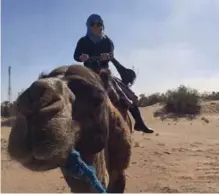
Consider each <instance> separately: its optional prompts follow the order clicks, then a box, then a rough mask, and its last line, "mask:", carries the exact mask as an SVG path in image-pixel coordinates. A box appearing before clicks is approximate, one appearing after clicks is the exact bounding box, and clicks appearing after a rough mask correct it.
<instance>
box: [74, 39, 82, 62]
mask: <svg viewBox="0 0 219 194" xmlns="http://www.w3.org/2000/svg"><path fill="white" fill-rule="evenodd" d="M83 48H84V45H83V39H82V38H81V39H80V40H79V41H78V42H77V45H76V48H75V52H74V55H73V57H74V60H75V61H77V62H81V61H80V59H79V57H80V56H81V55H82V54H83Z"/></svg>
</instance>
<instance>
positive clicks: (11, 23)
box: [1, 0, 219, 101]
mask: <svg viewBox="0 0 219 194" xmlns="http://www.w3.org/2000/svg"><path fill="white" fill-rule="evenodd" d="M89 2H90V4H89ZM91 2H92V3H91ZM1 11H2V55H1V57H2V61H1V65H2V71H1V73H2V76H1V77H2V78H1V81H2V82H1V87H2V88H1V91H2V94H1V98H2V99H1V101H4V100H6V99H7V87H8V83H7V80H8V77H7V71H8V69H7V68H8V66H9V65H11V66H12V95H13V100H15V99H16V97H17V93H18V92H19V91H21V89H25V88H27V87H28V86H29V85H30V84H31V83H32V82H33V81H35V80H36V78H37V77H38V75H39V73H40V72H41V71H49V70H52V69H53V68H55V67H57V66H61V65H66V64H69V65H70V64H72V63H75V62H74V60H73V58H72V54H73V52H74V49H75V45H76V42H77V41H78V39H79V38H80V37H81V36H83V35H85V33H86V24H85V22H86V19H87V17H88V16H89V15H90V14H92V13H97V14H100V15H101V16H102V17H103V19H104V22H105V26H106V34H107V35H108V36H109V37H110V38H111V39H112V40H113V42H114V44H115V56H116V58H117V60H119V61H120V62H121V63H122V64H123V65H125V66H127V67H130V68H131V67H133V66H134V68H135V70H136V72H137V75H138V77H137V80H136V82H135V85H134V86H133V87H132V88H133V90H134V91H135V92H136V93H137V94H140V93H145V94H151V93H154V92H165V91H166V90H168V89H172V88H175V87H177V86H179V85H180V84H185V85H187V86H190V87H193V88H196V89H198V90H200V91H219V0H165V1H159V0H119V1H117V0H111V1H102V0H92V1H88V0H80V1H72V0H65V1H63V0H46V1H44V0H37V1H36V0H19V1H17V0H2V10H1ZM112 70H113V72H114V73H115V74H116V75H117V73H116V72H115V68H112Z"/></svg>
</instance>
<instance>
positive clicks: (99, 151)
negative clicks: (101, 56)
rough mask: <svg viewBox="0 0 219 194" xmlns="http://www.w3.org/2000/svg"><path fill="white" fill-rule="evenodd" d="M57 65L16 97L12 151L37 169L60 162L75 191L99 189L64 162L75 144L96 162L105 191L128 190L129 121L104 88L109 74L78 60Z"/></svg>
mask: <svg viewBox="0 0 219 194" xmlns="http://www.w3.org/2000/svg"><path fill="white" fill-rule="evenodd" d="M57 69H58V71H59V73H56V72H57V71H56V70H57ZM57 69H55V70H53V71H52V72H51V73H50V74H48V75H43V76H42V77H41V78H40V79H39V80H37V81H35V82H34V83H33V84H32V85H31V86H30V87H29V88H28V89H27V90H25V91H24V92H23V93H22V95H21V96H20V97H19V98H18V99H17V111H18V115H17V118H16V122H15V124H14V126H13V127H12V130H11V133H10V137H9V145H8V152H9V154H10V156H11V157H12V158H14V159H15V160H17V161H18V162H20V163H21V164H22V165H23V166H24V167H26V168H28V169H31V170H34V171H46V170H49V169H53V168H57V167H60V168H61V171H62V173H63V174H64V177H65V180H66V182H67V184H68V185H69V187H70V188H71V191H72V192H83V193H88V192H96V191H95V190H94V189H93V188H92V186H91V185H90V183H89V182H88V181H87V179H86V178H81V179H75V178H73V177H72V176H71V174H70V173H69V172H68V171H66V169H65V167H64V165H65V162H66V159H67V157H68V156H69V153H70V152H71V150H72V148H75V149H77V150H78V151H79V152H80V154H81V156H82V158H83V160H85V161H86V163H87V164H91V165H93V166H94V167H95V168H96V171H97V176H98V178H99V180H100V181H101V182H102V184H103V185H104V186H105V187H106V188H107V192H117V193H122V192H124V189H125V180H126V179H125V170H126V168H127V167H128V165H129V162H130V156H131V134H130V126H129V125H128V124H127V122H125V120H124V119H123V117H122V116H121V114H120V113H119V111H118V110H117V109H116V108H115V107H114V106H113V104H112V103H111V101H110V100H109V98H108V95H107V94H106V90H105V88H104V85H105V84H104V83H103V82H104V81H103V80H101V77H102V78H104V77H105V78H106V75H107V74H103V75H100V76H98V75H97V74H95V73H94V72H92V71H91V70H89V69H87V68H86V67H83V66H80V65H72V66H69V67H66V66H65V67H63V68H62V67H61V68H57ZM58 77H59V78H58Z"/></svg>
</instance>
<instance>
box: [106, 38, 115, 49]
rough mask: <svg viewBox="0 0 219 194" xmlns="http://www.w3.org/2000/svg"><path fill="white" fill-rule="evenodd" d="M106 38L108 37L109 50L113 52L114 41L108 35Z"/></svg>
mask: <svg viewBox="0 0 219 194" xmlns="http://www.w3.org/2000/svg"><path fill="white" fill-rule="evenodd" d="M107 38H108V39H109V52H110V53H114V48H115V47H114V43H113V41H112V40H111V39H110V38H109V37H107Z"/></svg>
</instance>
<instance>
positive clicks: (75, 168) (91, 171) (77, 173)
mask: <svg viewBox="0 0 219 194" xmlns="http://www.w3.org/2000/svg"><path fill="white" fill-rule="evenodd" d="M66 169H67V170H70V172H71V173H73V175H74V178H77V179H79V178H81V177H82V176H86V177H87V178H88V180H89V181H90V183H91V184H92V186H93V187H94V188H95V189H96V190H97V191H98V192H99V193H106V190H105V189H104V188H103V186H102V184H101V183H100V181H99V180H98V178H97V176H96V170H95V168H94V167H93V166H88V165H87V164H86V163H85V162H84V161H83V160H82V159H81V156H80V154H79V152H77V151H76V150H75V149H73V150H72V152H71V154H70V155H69V157H68V159H67V162H66Z"/></svg>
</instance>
